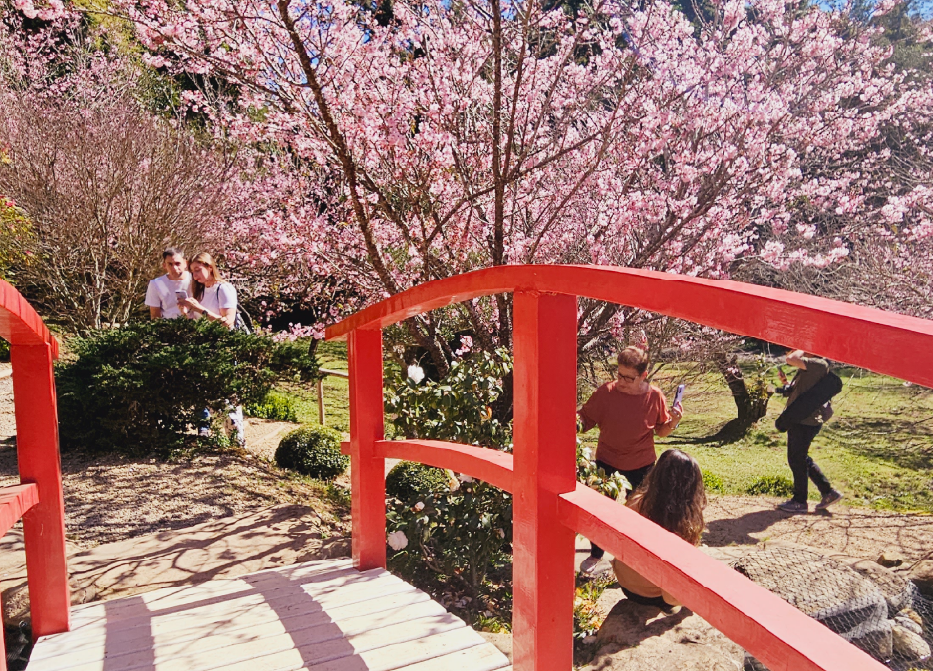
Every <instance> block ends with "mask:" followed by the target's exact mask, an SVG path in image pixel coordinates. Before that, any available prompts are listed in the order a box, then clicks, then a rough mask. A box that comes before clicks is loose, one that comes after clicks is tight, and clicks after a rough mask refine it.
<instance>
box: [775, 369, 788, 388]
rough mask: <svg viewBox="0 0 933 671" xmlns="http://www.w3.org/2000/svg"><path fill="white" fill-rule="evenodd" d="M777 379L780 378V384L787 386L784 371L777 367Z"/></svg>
mask: <svg viewBox="0 0 933 671" xmlns="http://www.w3.org/2000/svg"><path fill="white" fill-rule="evenodd" d="M777 372H778V377H779V378H781V384H785V385H786V384H787V376H786V375H785V374H784V369H783V368H781V367H780V366H778V369H777Z"/></svg>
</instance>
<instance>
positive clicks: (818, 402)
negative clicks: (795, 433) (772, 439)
mask: <svg viewBox="0 0 933 671" xmlns="http://www.w3.org/2000/svg"><path fill="white" fill-rule="evenodd" d="M840 391H842V379H841V378H840V377H839V376H838V375H836V374H835V373H833V372H832V371H830V372H828V373H826V375H824V376H823V377H821V378H820V379H819V380H818V381H817V383H816V384H815V385H813V386H812V387H810V388H809V389H807V390H806V391H805V392H803V393H802V394H801V395H800V396H798V397H797V398H795V399H794V402H793V403H791V404H790V405H788V406H787V407H786V408H784V412H782V413H781V415H780V417H778V418H777V419H776V420H775V421H774V426H775V428H776V429H777V430H778V431H780V432H781V433H784V432H785V431H787V429H789V428H790V427H791V425H792V424H800V422H802V421H803V420H805V419H806V418H807V417H809V416H811V415H812V414H813V413H814V412H816V411H817V410H819V409H820V408H822V407H823V406H824V405H826V404H827V403H829V400H830V399H831V398H832V397H833V396H835V395H836V394H838V393H839V392H840Z"/></svg>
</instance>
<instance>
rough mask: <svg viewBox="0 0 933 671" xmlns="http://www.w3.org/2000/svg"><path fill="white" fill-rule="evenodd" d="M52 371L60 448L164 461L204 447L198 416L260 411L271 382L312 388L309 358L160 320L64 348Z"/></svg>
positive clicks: (214, 328)
mask: <svg viewBox="0 0 933 671" xmlns="http://www.w3.org/2000/svg"><path fill="white" fill-rule="evenodd" d="M69 345H70V348H71V350H72V351H73V353H74V358H73V359H71V360H68V361H65V362H62V363H60V364H59V365H58V366H57V367H56V384H57V388H58V412H59V423H60V427H61V428H60V432H61V441H62V447H63V448H64V449H77V448H80V449H86V450H90V451H104V452H123V453H130V454H148V453H152V452H155V453H156V454H159V455H160V456H163V457H167V456H170V455H171V454H172V453H174V452H176V451H178V450H184V449H190V448H192V447H197V446H201V447H204V446H208V447H210V446H214V445H212V444H211V443H208V444H207V445H205V443H204V441H203V440H202V439H199V438H198V437H197V436H195V435H193V431H192V429H193V428H194V427H196V426H197V425H198V421H199V415H200V413H201V412H202V411H203V409H204V408H209V409H210V410H212V411H213V414H214V416H215V417H219V416H220V415H221V414H222V411H223V410H224V409H225V408H226V407H227V404H228V402H229V403H234V404H245V405H248V404H253V403H258V402H260V401H262V399H264V398H265V397H266V395H267V394H268V393H269V390H270V389H271V387H272V385H273V383H274V382H276V381H278V380H282V379H286V378H294V377H299V378H302V379H313V378H314V377H315V376H316V375H317V364H316V362H315V361H314V359H313V358H311V357H309V356H308V355H307V353H304V354H302V353H300V352H297V351H295V350H294V348H292V347H288V346H285V345H283V344H282V343H276V342H274V341H273V340H272V339H271V338H268V337H265V336H259V335H250V334H245V333H241V332H237V331H231V330H229V329H226V328H224V327H223V326H222V325H220V324H217V323H214V322H209V321H207V320H203V319H199V320H187V319H160V320H156V321H147V322H141V323H134V324H129V325H127V326H125V327H122V328H118V329H112V330H105V331H94V332H91V333H90V334H89V335H87V336H85V337H78V338H74V339H72V340H71V341H70V342H69Z"/></svg>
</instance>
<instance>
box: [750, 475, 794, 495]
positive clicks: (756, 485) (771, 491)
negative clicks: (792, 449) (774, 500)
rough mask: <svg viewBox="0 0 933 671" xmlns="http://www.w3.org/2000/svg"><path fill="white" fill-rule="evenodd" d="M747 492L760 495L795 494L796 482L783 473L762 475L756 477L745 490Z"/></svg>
mask: <svg viewBox="0 0 933 671" xmlns="http://www.w3.org/2000/svg"><path fill="white" fill-rule="evenodd" d="M745 493H746V494H753V495H760V494H768V495H770V496H782V497H783V496H793V495H794V483H793V482H791V481H790V480H788V479H787V478H785V477H784V476H783V475H762V476H761V477H759V478H755V481H754V482H752V484H750V485H749V486H748V488H747V489H746V490H745Z"/></svg>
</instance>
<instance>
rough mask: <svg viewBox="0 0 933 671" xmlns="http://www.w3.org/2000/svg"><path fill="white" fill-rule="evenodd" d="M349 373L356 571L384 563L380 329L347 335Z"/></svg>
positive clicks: (383, 465)
mask: <svg viewBox="0 0 933 671" xmlns="http://www.w3.org/2000/svg"><path fill="white" fill-rule="evenodd" d="M347 358H348V364H349V369H350V372H349V375H350V482H351V488H352V491H351V493H352V503H351V511H352V515H353V565H354V566H356V568H358V569H359V570H361V571H367V570H369V569H371V568H379V567H382V568H385V565H386V478H385V459H383V458H382V457H379V456H377V455H376V441H377V440H382V439H383V438H384V437H385V436H384V431H385V427H384V425H383V413H384V403H383V397H382V330H381V329H357V330H355V331H352V332H351V333H350V334H349V337H348V343H347Z"/></svg>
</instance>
